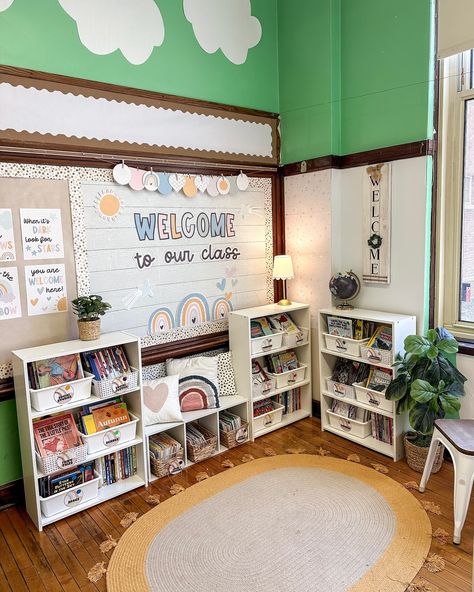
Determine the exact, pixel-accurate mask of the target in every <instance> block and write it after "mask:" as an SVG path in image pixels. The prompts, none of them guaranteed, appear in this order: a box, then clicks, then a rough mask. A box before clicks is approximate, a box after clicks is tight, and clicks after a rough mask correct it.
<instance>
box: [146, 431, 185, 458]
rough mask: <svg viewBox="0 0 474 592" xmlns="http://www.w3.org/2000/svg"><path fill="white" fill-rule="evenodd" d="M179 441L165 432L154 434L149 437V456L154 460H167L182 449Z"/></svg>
mask: <svg viewBox="0 0 474 592" xmlns="http://www.w3.org/2000/svg"><path fill="white" fill-rule="evenodd" d="M182 448H183V447H182V446H181V443H180V442H178V440H175V439H174V438H172V437H171V436H170V435H169V434H167V433H166V432H161V433H159V434H155V435H154V436H151V437H150V438H149V451H150V457H152V458H153V459H155V460H164V461H166V460H168V459H169V458H172V457H174V456H176V455H177V454H178V453H179V452H180V451H181V450H182Z"/></svg>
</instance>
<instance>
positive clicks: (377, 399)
mask: <svg viewBox="0 0 474 592" xmlns="http://www.w3.org/2000/svg"><path fill="white" fill-rule="evenodd" d="M354 388H355V392H356V399H357V400H358V401H359V402H360V403H365V404H366V405H370V406H371V407H374V410H377V409H381V410H383V411H390V412H391V413H393V411H394V405H393V401H388V400H387V399H386V398H385V394H384V391H374V390H372V389H368V388H365V386H364V383H363V382H356V383H355V384H354Z"/></svg>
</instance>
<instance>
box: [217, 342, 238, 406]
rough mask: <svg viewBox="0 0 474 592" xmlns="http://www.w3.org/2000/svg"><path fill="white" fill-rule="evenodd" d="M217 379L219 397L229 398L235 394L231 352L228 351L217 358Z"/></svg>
mask: <svg viewBox="0 0 474 592" xmlns="http://www.w3.org/2000/svg"><path fill="white" fill-rule="evenodd" d="M217 377H218V379H219V397H230V396H232V395H236V394H237V387H236V385H235V375H234V366H233V365H232V352H230V351H228V352H225V353H223V354H219V355H218V356H217Z"/></svg>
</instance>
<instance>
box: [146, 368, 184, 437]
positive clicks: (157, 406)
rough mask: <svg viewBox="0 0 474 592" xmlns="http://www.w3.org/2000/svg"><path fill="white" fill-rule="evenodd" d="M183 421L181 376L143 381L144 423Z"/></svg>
mask: <svg viewBox="0 0 474 592" xmlns="http://www.w3.org/2000/svg"><path fill="white" fill-rule="evenodd" d="M172 421H183V416H182V415H181V409H180V407H179V376H178V375H175V376H165V377H164V378H157V379H156V380H144V381H143V422H144V424H145V425H153V424H155V423H168V422H172Z"/></svg>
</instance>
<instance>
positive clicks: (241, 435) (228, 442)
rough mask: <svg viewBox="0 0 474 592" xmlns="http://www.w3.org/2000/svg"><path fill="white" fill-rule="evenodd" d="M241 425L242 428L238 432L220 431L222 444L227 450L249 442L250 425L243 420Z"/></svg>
mask: <svg viewBox="0 0 474 592" xmlns="http://www.w3.org/2000/svg"><path fill="white" fill-rule="evenodd" d="M240 423H241V427H240V428H239V429H238V430H231V431H229V432H225V431H224V430H220V436H221V444H223V445H224V446H225V447H226V448H234V447H235V446H238V445H239V444H243V443H244V442H247V440H248V438H249V429H248V428H249V424H248V423H247V422H246V421H244V420H242V421H241V422H240Z"/></svg>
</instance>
